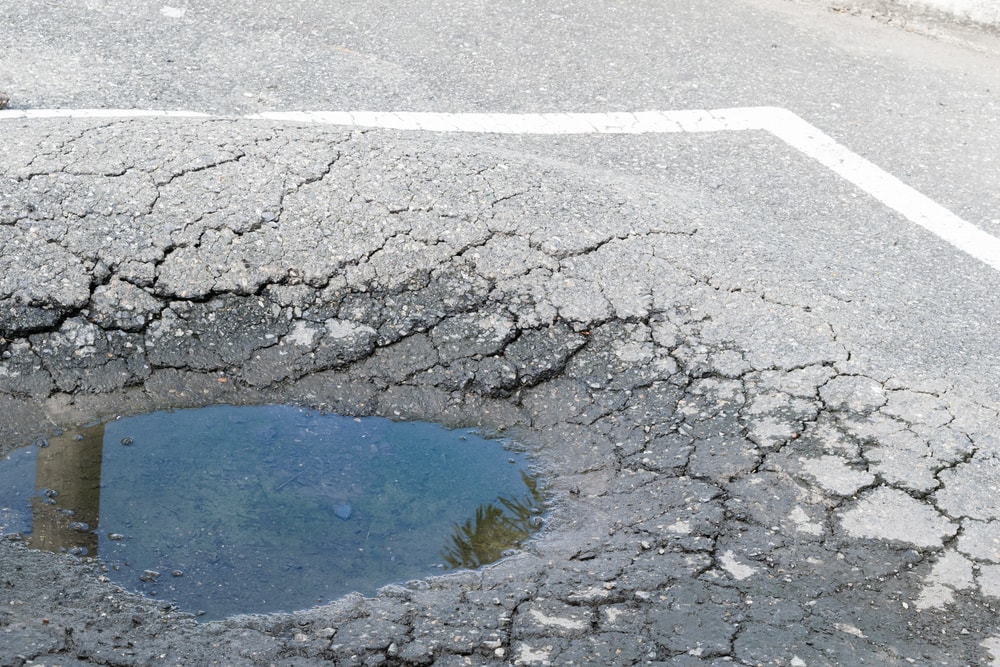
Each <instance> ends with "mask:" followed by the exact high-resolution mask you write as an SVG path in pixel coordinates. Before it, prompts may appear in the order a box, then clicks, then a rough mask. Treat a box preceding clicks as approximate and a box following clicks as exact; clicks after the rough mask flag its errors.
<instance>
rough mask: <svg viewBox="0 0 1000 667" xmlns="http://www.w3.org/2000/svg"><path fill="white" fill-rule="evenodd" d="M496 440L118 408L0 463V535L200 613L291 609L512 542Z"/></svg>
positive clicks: (379, 425)
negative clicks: (125, 412)
mask: <svg viewBox="0 0 1000 667" xmlns="http://www.w3.org/2000/svg"><path fill="white" fill-rule="evenodd" d="M503 445H504V443H501V442H500V441H497V440H487V439H485V438H483V437H481V436H479V435H477V434H476V433H475V432H473V431H471V430H450V429H446V428H444V427H443V426H440V425H437V424H432V423H425V422H393V421H389V420H386V419H381V418H363V419H361V418H350V417H342V416H337V415H323V414H318V413H315V412H309V411H306V410H303V409H300V408H297V407H292V406H281V405H270V406H243V407H233V406H211V407H207V408H201V409H195V410H177V411H169V412H155V413H150V414H146V415H138V416H133V417H126V418H122V419H118V420H115V421H109V422H106V423H100V424H95V425H93V426H90V427H88V428H84V429H81V430H79V431H76V432H72V433H69V432H68V433H64V434H62V435H60V436H59V437H58V438H51V439H49V440H48V441H40V442H37V443H36V444H35V445H34V446H32V447H29V448H25V449H21V450H17V451H15V452H12V453H11V454H10V455H9V456H8V457H5V459H4V460H3V461H0V532H2V533H8V534H9V533H19V534H21V535H22V536H23V537H22V539H24V540H25V542H26V543H27V544H28V546H30V547H32V548H36V549H44V550H49V551H68V552H70V553H72V554H75V555H79V556H84V557H96V558H99V559H100V560H101V561H102V562H103V563H104V564H105V565H106V567H107V571H108V576H109V577H110V578H111V579H112V580H115V581H116V582H118V583H120V584H121V585H122V586H124V587H126V588H129V589H132V590H139V591H141V592H143V593H145V594H146V595H149V596H153V597H156V598H159V599H163V600H167V601H171V602H175V603H176V604H177V605H179V606H180V608H182V609H184V610H187V611H191V612H192V613H195V614H198V615H200V616H202V617H204V618H221V617H224V616H227V615H230V614H233V613H248V612H268V611H278V610H286V611H287V610H294V609H300V608H304V607H309V606H312V605H314V604H318V603H322V602H325V601H329V600H330V599H332V598H336V597H339V596H341V595H344V594H346V593H348V592H351V591H359V592H362V593H365V594H370V593H372V592H374V591H375V589H377V588H378V587H380V586H382V585H385V584H388V583H391V582H397V581H405V580H408V579H413V578H421V577H425V576H428V575H431V574H435V573H441V572H442V571H446V570H448V569H451V568H459V567H478V566H479V565H482V564H485V563H488V562H492V561H494V560H497V559H498V558H500V557H501V555H502V554H503V553H504V552H505V551H506V550H508V549H511V548H513V547H516V546H517V545H519V544H520V543H522V542H523V541H524V540H525V539H527V538H528V537H529V536H530V534H531V533H532V532H533V531H534V530H536V529H537V528H538V527H539V526H540V524H541V518H540V514H541V512H542V505H543V498H542V495H541V493H540V491H539V488H538V484H537V481H536V480H535V478H534V477H532V476H531V474H530V473H529V472H528V467H527V461H526V459H525V457H524V456H523V455H521V454H519V453H516V452H513V451H510V449H508V448H505V447H504V446H503Z"/></svg>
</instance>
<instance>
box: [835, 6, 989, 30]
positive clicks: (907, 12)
mask: <svg viewBox="0 0 1000 667" xmlns="http://www.w3.org/2000/svg"><path fill="white" fill-rule="evenodd" d="M816 4H823V5H826V6H828V7H830V8H832V9H836V10H848V11H865V12H873V13H874V14H876V15H879V16H887V17H892V18H896V17H902V18H926V19H931V20H943V21H947V22H950V23H956V24H959V25H963V26H973V27H979V28H985V29H990V30H998V29H1000V2H997V1H996V0H832V1H831V0H817V1H816Z"/></svg>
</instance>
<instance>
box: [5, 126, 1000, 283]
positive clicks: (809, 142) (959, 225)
mask: <svg viewBox="0 0 1000 667" xmlns="http://www.w3.org/2000/svg"><path fill="white" fill-rule="evenodd" d="M142 117H168V118H220V119H230V120H271V121H278V122H291V123H315V124H321V125H340V126H347V127H371V128H381V129H393V130H406V131H425V132H474V133H480V134H559V135H564V134H659V133H677V132H733V131H748V130H758V131H765V132H769V133H771V134H772V135H774V136H775V137H777V138H778V139H780V140H782V141H784V142H785V143H786V144H788V145H789V146H791V147H793V148H795V149H797V150H799V151H801V152H802V153H804V154H806V155H808V156H809V157H811V158H813V159H814V160H816V161H817V162H819V163H820V164H822V165H823V166H825V167H827V168H828V169H830V170H832V171H833V172H834V173H836V174H837V175H838V176H840V177H841V178H844V179H845V180H847V181H849V182H851V183H853V184H854V185H855V186H857V187H858V188H860V189H861V190H863V191H864V192H866V193H868V194H869V195H871V196H872V197H874V198H875V199H876V200H878V201H879V202H881V203H882V204H884V205H885V206H887V207H889V208H891V209H892V210H894V211H896V212H897V213H899V214H900V215H902V216H903V217H904V218H906V219H907V220H909V221H910V222H912V223H914V224H916V225H919V226H920V227H922V228H924V229H926V230H927V231H929V232H931V233H932V234H934V235H936V236H937V237H938V238H940V239H942V240H944V241H946V242H947V243H950V244H951V245H952V246H954V247H956V248H958V249H959V250H961V251H962V252H965V253H967V254H969V255H971V256H972V257H975V258H976V259H978V260H979V261H981V262H983V263H985V264H987V265H988V266H990V267H992V268H993V269H995V270H997V271H1000V238H997V237H995V236H993V235H991V234H987V233H986V232H984V231H983V230H981V229H979V228H978V227H976V226H975V225H973V224H971V223H969V222H966V221H965V220H963V219H962V218H960V217H958V216H957V215H955V214H954V213H952V212H951V211H949V210H948V209H946V208H945V207H943V206H941V205H940V204H938V203H937V202H935V201H934V200H932V199H930V198H929V197H927V196H926V195H924V194H922V193H920V192H918V191H917V190H915V189H913V188H911V187H910V186H908V185H906V184H905V183H903V182H902V181H900V180H899V179H898V178H896V177H895V176H893V175H892V174H889V173H888V172H886V171H884V170H883V169H881V168H879V167H877V166H876V165H874V164H872V163H871V162H869V161H868V160H866V159H865V158H863V157H861V156H860V155H858V154H856V153H854V152H852V151H850V150H849V149H847V148H846V147H845V146H843V145H841V144H839V143H837V142H836V141H834V140H833V139H832V138H831V137H830V136H828V135H826V134H824V133H823V132H822V131H820V130H819V129H818V128H816V127H815V126H813V125H810V124H809V123H807V122H806V121H804V120H803V119H802V118H800V117H799V116H797V115H795V114H794V113H792V112H791V111H789V110H787V109H781V108H778V107H741V108H733V109H712V110H683V111H640V112H635V113H630V112H614V113H526V114H507V113H428V112H410V111H398V112H384V111H353V112H348V111H291V112H269V113H259V114H249V115H245V116H218V115H211V114H204V113H197V112H194V111H163V110H139V109H30V110H18V109H9V110H3V111H0V121H3V120H11V119H19V118H22V119H37V118H142Z"/></svg>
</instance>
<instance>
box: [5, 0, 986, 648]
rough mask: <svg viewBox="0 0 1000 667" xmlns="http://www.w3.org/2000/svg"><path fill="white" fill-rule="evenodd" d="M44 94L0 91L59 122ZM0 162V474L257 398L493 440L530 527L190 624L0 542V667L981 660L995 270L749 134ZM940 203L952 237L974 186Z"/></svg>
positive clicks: (332, 140)
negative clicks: (475, 566) (73, 447)
mask: <svg viewBox="0 0 1000 667" xmlns="http://www.w3.org/2000/svg"><path fill="white" fill-rule="evenodd" d="M764 4H765V5H766V4H767V3H764ZM4 11H8V12H11V11H14V10H13V9H11V8H5V10H4ZM802 11H805V10H802ZM682 19H683V15H681V18H680V19H678V20H682ZM813 20H815V19H813ZM852 20H853V19H852ZM15 23H16V22H15ZM65 28H66V26H62V27H61V28H59V30H62V29H65ZM48 29H53V28H52V26H49V27H48ZM796 29H797V30H798V28H796ZM880 29H885V30H888V28H880ZM313 37H315V35H314V36H313ZM911 38H912V37H910V36H907V37H905V39H907V40H908V39H911ZM901 39H902V38H901ZM920 39H925V38H923V37H921V38H920ZM102 48H108V49H113V48H117V47H114V45H105V47H102ZM345 48H346V47H345ZM971 57H972V56H970V58H971ZM979 57H981V56H979V55H977V56H975V58H979ZM18 58H23V54H21V55H19V56H18ZM18 58H15V60H18ZM18 62H19V61H18ZM366 66H370V67H372V68H376V69H377V63H375V62H374V61H373V62H372V63H368V65H366ZM81 71H82V70H81ZM391 71H393V72H395V74H396V77H395V78H393V79H391V80H390V81H389V83H388V84H386V85H390V84H391V85H393V86H394V85H396V84H398V83H399V82H400V81H404V80H405V77H404V76H403V75H402V74H401V73H400V72H398V71H396V70H391ZM100 73H101V76H106V75H107V70H101V72H100ZM355 74H356V75H357V76H359V77H361V79H360V80H362V81H363V80H364V77H365V76H367V74H365V73H364V72H362V73H361V74H358V73H355ZM80 76H83V74H80ZM900 78H901V79H906V77H902V76H901V77H900ZM13 80H16V81H21V79H19V78H17V77H15V78H14V79H13ZM623 85H624V84H623ZM47 86H48V83H47V79H45V78H44V77H43V78H42V79H41V83H39V84H38V85H37V87H36V88H35V89H34V90H33V91H29V92H31V94H30V95H27V94H25V93H23V92H21V94H20V97H19V94H18V93H19V91H17V90H11V89H6V91H5V92H7V93H8V94H10V97H11V106H12V107H16V106H17V105H18V104H19V99H20V100H21V103H22V104H24V105H26V106H31V104H39V103H41V102H45V101H50V100H54V103H53V104H51V105H50V106H57V105H58V103H59V102H65V101H67V100H69V101H72V100H73V95H74V90H75V89H74V88H73V86H72V85H71V86H69V87H67V88H66V89H65V90H63V91H62V92H60V93H58V94H56V93H53V91H52V90H50V89H49V88H48V87H47ZM112 89H113V87H108V88H101V89H99V90H98V93H99V95H105V96H106V95H111V96H112V97H107V98H102V100H101V101H108V100H111V101H114V100H113V99H112V98H113V95H117V94H123V93H121V90H117V91H116V92H113V93H108V92H107V90H112ZM138 90H139V92H140V93H142V94H143V95H145V94H147V93H148V91H147V90H146V89H145V88H139V89H138ZM306 92H307V93H308V94H307V95H306V96H305V97H306V98H308V96H309V95H312V94H313V92H312V89H309V90H308V91H306ZM354 92H355V91H354V89H353V88H352V89H348V90H347V91H346V92H344V93H343V94H345V95H347V96H350V95H352V94H354ZM200 94H201V93H200V92H199V93H196V95H200ZM491 94H492V93H491ZM588 94H589V93H588ZM53 95H56V96H55V97H52V96H53ZM58 95H63V96H64V98H61V97H58ZM206 95H216V96H217V98H221V99H223V100H224V101H223V102H220V103H219V104H221V105H226V104H229V103H230V102H227V101H225V100H226V99H228V98H226V97H225V95H221V96H219V95H218V91H208V93H206ZM379 95H386V96H388V97H387V98H386V99H388V100H390V101H391V100H393V99H395V98H393V97H392V95H390V94H389V92H387V90H382V91H381V92H380V93H379ZM379 95H375V97H374V98H373V99H379V101H380V102H382V101H384V100H382V99H381V98H379ZM970 95H971V93H970ZM33 96H34V97H33ZM47 96H48V97H47ZM530 97H531V96H530V95H529V96H527V101H528V102H530V101H532V100H531V99H530ZM968 99H969V100H971V99H973V98H972V97H969V98H968ZM990 99H991V98H990V97H989V96H983V98H982V100H981V101H982V104H983V105H986V106H988V104H992V102H991V101H990ZM983 100H985V101H983ZM29 101H30V104H29ZM929 104H931V105H933V102H931V103H929ZM969 104H970V105H971V104H972V102H969ZM418 106H419V105H418ZM970 108H971V107H970ZM984 108H985V107H984ZM199 110H200V109H199ZM969 113H970V114H972V112H971V111H970V112H969ZM869 131H870V130H869V129H866V130H864V131H862V135H864V134H865V133H866V132H869ZM990 131H993V130H987V134H988V132H990ZM943 132H944V133H946V134H947V133H948V132H958V130H956V129H954V128H951V129H948V130H943ZM858 136H861V135H855V138H857V137H858ZM982 141H983V146H985V148H983V147H981V148H980V149H979V150H982V151H984V152H985V151H988V147H989V146H990V145H992V144H990V141H991V140H990V139H989V138H988V137H987V138H985V139H982ZM0 145H3V146H4V152H3V154H2V156H0V195H2V197H0V405H2V408H0V454H6V453H7V452H9V451H10V450H12V449H13V448H15V447H17V446H20V445H24V444H27V443H30V442H32V441H33V440H35V439H36V438H38V437H44V436H48V435H51V434H52V433H54V432H55V431H56V430H57V429H58V428H68V427H71V426H74V425H78V424H82V423H86V422H89V421H92V420H94V419H97V418H109V417H113V416H114V415H119V414H133V413H137V412H143V411H147V410H151V409H161V408H166V407H187V406H197V405H205V404H211V403H232V404H244V403H246V404H250V403H268V402H275V401H281V402H293V403H298V404H302V405H306V406H311V407H315V408H318V409H322V410H329V411H334V412H338V413H342V414H349V415H382V416H387V417H392V418H396V419H408V418H419V419H429V420H433V421H439V422H442V423H445V424H449V425H455V426H478V427H480V428H482V429H483V430H484V431H486V432H491V433H495V432H502V433H504V434H506V435H508V436H511V437H513V438H514V439H515V440H517V441H518V442H519V443H521V444H523V445H524V446H525V447H526V448H527V450H528V452H529V453H530V455H531V457H532V460H533V461H534V463H535V464H536V465H537V466H538V468H539V470H540V471H541V472H542V474H543V477H544V478H545V479H546V480H547V482H548V485H549V489H550V491H551V493H552V496H553V508H552V511H551V515H550V517H549V518H548V521H547V522H546V527H545V530H544V531H543V532H542V533H541V534H540V536H539V537H538V538H537V539H535V540H533V541H532V542H531V543H530V544H529V545H528V546H527V547H526V548H525V549H524V550H523V551H521V552H519V553H517V554H515V555H513V556H511V557H509V558H506V559H504V560H502V561H500V562H499V563H496V564H494V565H492V566H489V567H486V568H484V569H482V570H480V571H475V572H460V573H456V574H452V575H448V576H443V577H438V578H432V579H427V580H422V581H413V582H401V583H399V584H393V585H389V586H386V587H385V588H383V589H381V590H380V591H379V593H378V595H377V596H375V597H371V598H365V597H362V596H360V595H351V596H348V597H346V598H344V599H342V600H340V601H337V602H335V603H333V604H330V605H327V606H323V607H317V608H315V609H308V610H300V611H296V612H294V613H286V614H273V615H267V616H262V615H246V616H238V617H233V618H230V619H227V620H224V621H217V622H209V623H199V622H197V621H196V619H195V618H194V617H192V616H191V615H190V614H187V613H185V612H184V610H180V609H177V608H176V607H174V606H173V605H172V604H171V603H170V602H169V601H159V600H155V599H148V598H143V597H141V596H138V595H136V594H133V593H131V592H129V591H126V590H123V589H122V588H120V587H118V586H116V585H115V584H113V583H111V582H110V581H108V580H107V578H106V577H104V576H103V573H102V571H101V567H100V564H99V563H95V562H90V561H86V560H79V559H74V558H71V557H69V556H67V555H56V554H46V553H38V552H30V551H28V550H27V549H25V548H24V547H23V546H22V545H21V544H19V543H18V542H17V541H16V540H3V541H0V665H4V666H6V665H15V666H17V667H22V666H23V665H42V664H44V665H65V666H82V665H114V666H119V665H121V666H126V665H129V666H130V665H154V664H155V665H159V664H170V665H246V666H264V665H278V666H287V667H292V666H309V665H320V664H331V663H332V664H339V665H383V664H384V665H426V664H436V665H445V666H447V665H468V664H521V665H542V664H553V665H563V664H594V665H598V664H600V665H612V664H614V665H633V664H653V665H656V664H659V665H676V666H681V667H688V666H714V667H718V666H721V665H731V664H738V665H788V666H795V667H801V666H803V665H808V666H809V667H812V666H814V665H859V664H875V665H911V664H918V665H919V664H928V665H929V664H933V665H983V664H991V662H990V661H991V660H993V661H994V662H993V663H992V664H997V662H996V661H998V660H1000V628H998V627H997V618H998V617H997V607H998V605H1000V500H998V499H997V498H998V497H1000V496H998V493H997V492H998V488H997V487H998V485H1000V470H998V467H1000V439H998V437H997V434H996V433H997V425H998V424H1000V415H998V408H997V404H996V400H995V390H996V385H997V381H998V380H1000V355H998V354H997V342H996V331H997V324H998V322H997V316H996V313H997V312H1000V303H998V300H1000V297H998V296H997V295H998V294H1000V289H998V288H1000V284H998V283H1000V277H998V276H997V275H996V273H995V272H993V271H992V270H990V269H988V268H987V267H985V266H983V265H980V264H978V263H977V262H975V261H974V260H972V259H970V258H966V257H964V256H962V255H960V254H959V253H958V252H957V251H955V250H952V249H950V247H948V246H945V245H943V244H941V243H939V242H936V241H935V240H934V239H933V238H930V237H928V235H926V234H924V233H923V232H921V231H919V230H917V229H915V228H911V227H909V226H908V225H906V224H905V223H903V222H901V221H900V220H899V219H898V218H897V217H896V216H895V215H894V214H892V213H891V212H890V211H887V210H885V209H884V208H882V207H881V206H880V205H879V204H878V203H877V202H875V201H872V200H869V199H868V198H866V197H863V196H860V195H859V194H858V193H857V192H855V191H854V190H853V189H852V188H851V187H850V186H848V185H846V184H844V183H843V182H841V181H839V180H838V179H837V178H836V177H835V176H833V175H831V174H828V173H825V172H824V171H823V170H822V168H820V167H818V166H816V165H813V164H811V163H810V162H809V161H808V160H807V159H806V158H804V157H802V156H800V155H798V154H796V153H795V152H794V151H792V150H791V149H790V148H789V147H787V146H785V145H783V144H781V143H780V142H779V141H777V140H776V139H774V138H773V137H770V136H765V135H764V134H763V133H745V134H744V133H741V134H732V135H711V136H697V137H695V136H689V135H672V136H642V137H587V136H584V137H568V138H567V137H493V136H490V137H484V136H475V135H473V136H456V135H446V134H433V133H418V132H412V133H407V132H397V131H387V130H365V131H361V130H356V129H354V130H352V129H351V128H324V127H317V126H306V125H296V124H279V123H273V122H268V121H247V120H232V119H230V120H226V119H214V120H213V119H204V120H196V119H136V120H114V121H108V120H83V119H50V120H16V119H5V120H3V121H2V122H0ZM906 150H912V151H917V150H919V149H917V148H912V149H906ZM953 150H958V149H956V148H954V147H952V148H948V149H944V148H943V149H942V153H941V155H944V156H945V157H947V156H949V155H954V154H955V153H953V152H952V153H949V152H948V151H953ZM969 150H970V151H973V154H974V155H976V154H977V153H975V150H976V149H969ZM904 152H905V151H904ZM904 158H905V156H904ZM900 159H903V158H900ZM889 162H891V160H889ZM989 173H990V172H985V173H977V174H975V175H970V176H969V182H970V183H973V184H975V182H976V180H977V179H982V180H983V181H986V180H988V178H989ZM911 175H913V174H911ZM913 176H914V178H915V179H916V181H918V182H915V185H919V181H920V180H921V179H923V178H926V176H921V175H920V174H916V175H913ZM803 193H808V194H806V195H804V194H803ZM932 194H933V193H932ZM949 196H954V197H956V200H955V201H956V202H959V201H960V202H965V203H963V204H962V205H961V206H954V208H959V209H961V210H962V212H963V214H964V215H966V216H967V217H969V218H970V219H972V220H974V221H975V222H977V223H979V222H983V221H984V220H986V219H988V216H989V215H991V213H990V210H991V209H990V206H991V205H992V202H993V198H995V196H996V193H995V192H985V191H984V192H983V193H982V196H981V197H978V196H977V195H976V194H975V193H974V192H973V193H971V194H970V193H969V192H966V191H962V190H959V191H955V192H951V193H950V195H949ZM966 204H967V205H966ZM980 211H982V212H983V213H982V216H979V214H978V213H977V212H980ZM844 221H849V222H848V223H847V224H844ZM858 221H860V222H858ZM984 224H985V222H984Z"/></svg>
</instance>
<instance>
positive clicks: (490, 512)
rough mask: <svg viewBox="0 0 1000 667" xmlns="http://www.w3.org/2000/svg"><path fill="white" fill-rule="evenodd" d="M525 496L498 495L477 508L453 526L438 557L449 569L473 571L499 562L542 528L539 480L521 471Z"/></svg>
mask: <svg viewBox="0 0 1000 667" xmlns="http://www.w3.org/2000/svg"><path fill="white" fill-rule="evenodd" d="M521 480H522V481H523V482H524V485H525V486H526V487H527V488H528V494H527V495H525V496H522V497H520V498H511V497H504V496H501V497H500V498H497V503H499V506H497V505H496V504H494V503H485V504H482V505H480V506H479V507H477V508H476V515H475V517H474V518H471V519H466V520H465V521H464V522H462V523H456V524H455V526H454V528H453V529H452V533H451V540H450V544H449V545H448V546H447V547H445V549H444V551H443V552H442V554H441V557H442V558H444V561H445V563H447V564H448V566H449V567H452V568H461V567H465V568H470V569H475V568H477V567H480V566H482V565H486V564H487V563H492V562H494V561H497V560H499V559H500V557H501V556H503V554H504V552H505V551H507V550H509V549H510V548H511V547H516V546H520V545H521V544H522V543H523V542H524V541H525V540H526V539H528V538H529V537H531V535H532V533H534V532H535V531H537V530H538V528H539V527H540V526H541V517H540V516H539V514H540V513H541V508H542V505H543V502H544V498H543V496H542V493H541V491H540V490H539V488H538V480H536V479H534V478H533V477H531V476H530V475H528V474H527V473H526V472H524V471H522V472H521Z"/></svg>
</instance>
